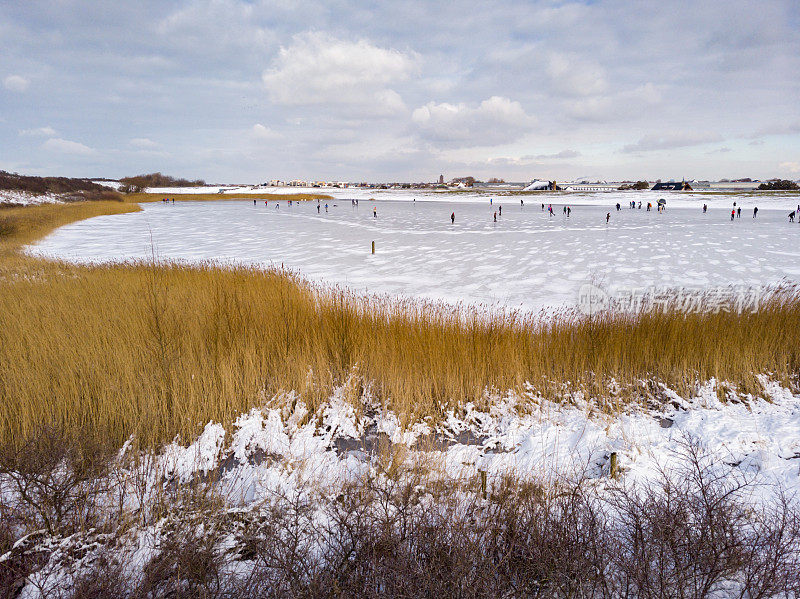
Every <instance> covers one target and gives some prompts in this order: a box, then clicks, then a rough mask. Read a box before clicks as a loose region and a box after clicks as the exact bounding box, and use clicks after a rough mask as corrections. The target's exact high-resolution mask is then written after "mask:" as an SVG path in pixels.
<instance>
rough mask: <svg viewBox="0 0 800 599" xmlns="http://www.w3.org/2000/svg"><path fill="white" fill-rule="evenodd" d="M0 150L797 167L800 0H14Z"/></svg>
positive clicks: (18, 155)
mask: <svg viewBox="0 0 800 599" xmlns="http://www.w3.org/2000/svg"><path fill="white" fill-rule="evenodd" d="M376 4H377V6H376ZM0 169H4V170H10V171H17V172H21V173H23V172H24V173H30V174H63V175H70V176H95V177H96V176H105V177H112V178H113V177H119V176H124V175H130V174H135V173H141V172H151V171H157V170H158V171H162V172H165V173H168V174H172V175H177V176H183V177H191V178H203V179H206V180H207V181H212V182H242V183H255V182H260V181H265V180H268V179H270V178H281V179H290V178H314V179H334V180H368V181H378V180H381V181H394V180H408V181H429V180H433V179H435V178H436V177H438V175H439V174H440V173H443V174H444V175H445V177H447V178H451V177H455V176H465V175H473V176H475V177H478V178H488V177H492V176H495V177H503V178H505V179H507V180H514V181H522V180H530V179H533V178H536V177H544V178H550V179H553V178H557V179H560V180H565V179H570V180H571V179H573V178H577V177H592V178H601V179H623V178H629V179H635V178H650V179H655V178H665V179H669V178H681V177H686V178H722V177H728V178H738V177H753V178H767V177H774V176H781V177H791V178H793V179H798V178H800V2H798V1H797V0H760V1H759V2H753V1H752V0H708V1H704V2H696V1H695V0H691V1H677V0H653V1H651V0H635V1H621V0H594V1H584V2H566V1H565V2H561V1H555V0H543V1H531V2H519V1H518V2H506V1H504V0H498V1H496V2H483V1H481V2H477V1H463V2H462V1H458V0H456V1H453V2H440V1H437V0H432V1H430V2H425V1H415V2H404V1H401V0H396V1H393V2H385V3H373V2H363V1H362V2H357V1H354V0H352V1H351V0H329V1H325V2H314V1H311V2H294V1H292V0H250V1H247V0H182V1H173V0H137V1H136V2H116V1H115V2H112V1H95V2H90V1H86V0H85V1H79V0H4V1H3V2H2V3H0Z"/></svg>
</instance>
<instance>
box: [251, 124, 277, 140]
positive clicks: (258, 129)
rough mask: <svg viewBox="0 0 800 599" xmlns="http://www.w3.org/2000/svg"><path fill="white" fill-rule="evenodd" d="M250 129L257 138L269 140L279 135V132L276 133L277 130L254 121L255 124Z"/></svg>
mask: <svg viewBox="0 0 800 599" xmlns="http://www.w3.org/2000/svg"><path fill="white" fill-rule="evenodd" d="M252 131H253V136H254V137H256V138H257V139H262V140H270V139H277V138H279V137H281V135H280V133H278V132H277V131H273V130H272V129H270V128H269V127H265V126H264V125H262V124H261V123H256V124H255V125H253V129H252Z"/></svg>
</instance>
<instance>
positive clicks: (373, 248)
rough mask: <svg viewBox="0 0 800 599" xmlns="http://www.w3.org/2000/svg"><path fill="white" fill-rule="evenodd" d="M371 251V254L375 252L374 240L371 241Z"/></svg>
mask: <svg viewBox="0 0 800 599" xmlns="http://www.w3.org/2000/svg"><path fill="white" fill-rule="evenodd" d="M372 253H373V254H374V253H375V242H374V241H373V242H372Z"/></svg>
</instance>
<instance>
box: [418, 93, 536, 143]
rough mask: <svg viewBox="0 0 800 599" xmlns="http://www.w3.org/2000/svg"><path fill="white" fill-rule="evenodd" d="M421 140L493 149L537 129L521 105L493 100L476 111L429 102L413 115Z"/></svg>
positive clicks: (532, 119) (497, 98)
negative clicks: (494, 146)
mask: <svg viewBox="0 0 800 599" xmlns="http://www.w3.org/2000/svg"><path fill="white" fill-rule="evenodd" d="M411 120H412V121H413V123H414V125H415V126H416V127H417V130H418V131H419V134H420V136H422V137H423V138H425V139H427V140H430V141H433V142H443V143H446V144H453V143H455V144H456V145H458V144H460V145H475V146H492V145H500V144H503V143H507V142H510V141H513V140H515V139H519V138H520V137H523V136H524V135H525V134H526V133H528V132H529V131H530V130H531V129H533V127H534V126H535V125H536V118H535V117H533V116H530V115H528V114H527V113H526V112H525V110H524V109H523V108H522V105H521V104H520V103H519V102H514V101H512V100H509V99H508V98H504V97H502V96H492V97H491V98H489V99H488V100H484V101H483V102H481V103H480V104H479V105H478V106H477V107H470V106H468V105H467V104H447V103H443V104H436V103H435V102H428V103H427V104H426V105H425V106H420V107H419V108H417V109H416V110H414V112H413V113H412V115H411Z"/></svg>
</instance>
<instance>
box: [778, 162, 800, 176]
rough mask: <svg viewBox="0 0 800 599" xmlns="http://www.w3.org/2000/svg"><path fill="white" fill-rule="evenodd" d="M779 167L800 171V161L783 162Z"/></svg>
mask: <svg viewBox="0 0 800 599" xmlns="http://www.w3.org/2000/svg"><path fill="white" fill-rule="evenodd" d="M778 168H779V169H781V170H786V171H789V172H790V173H800V162H781V163H780V164H779V165H778Z"/></svg>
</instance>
